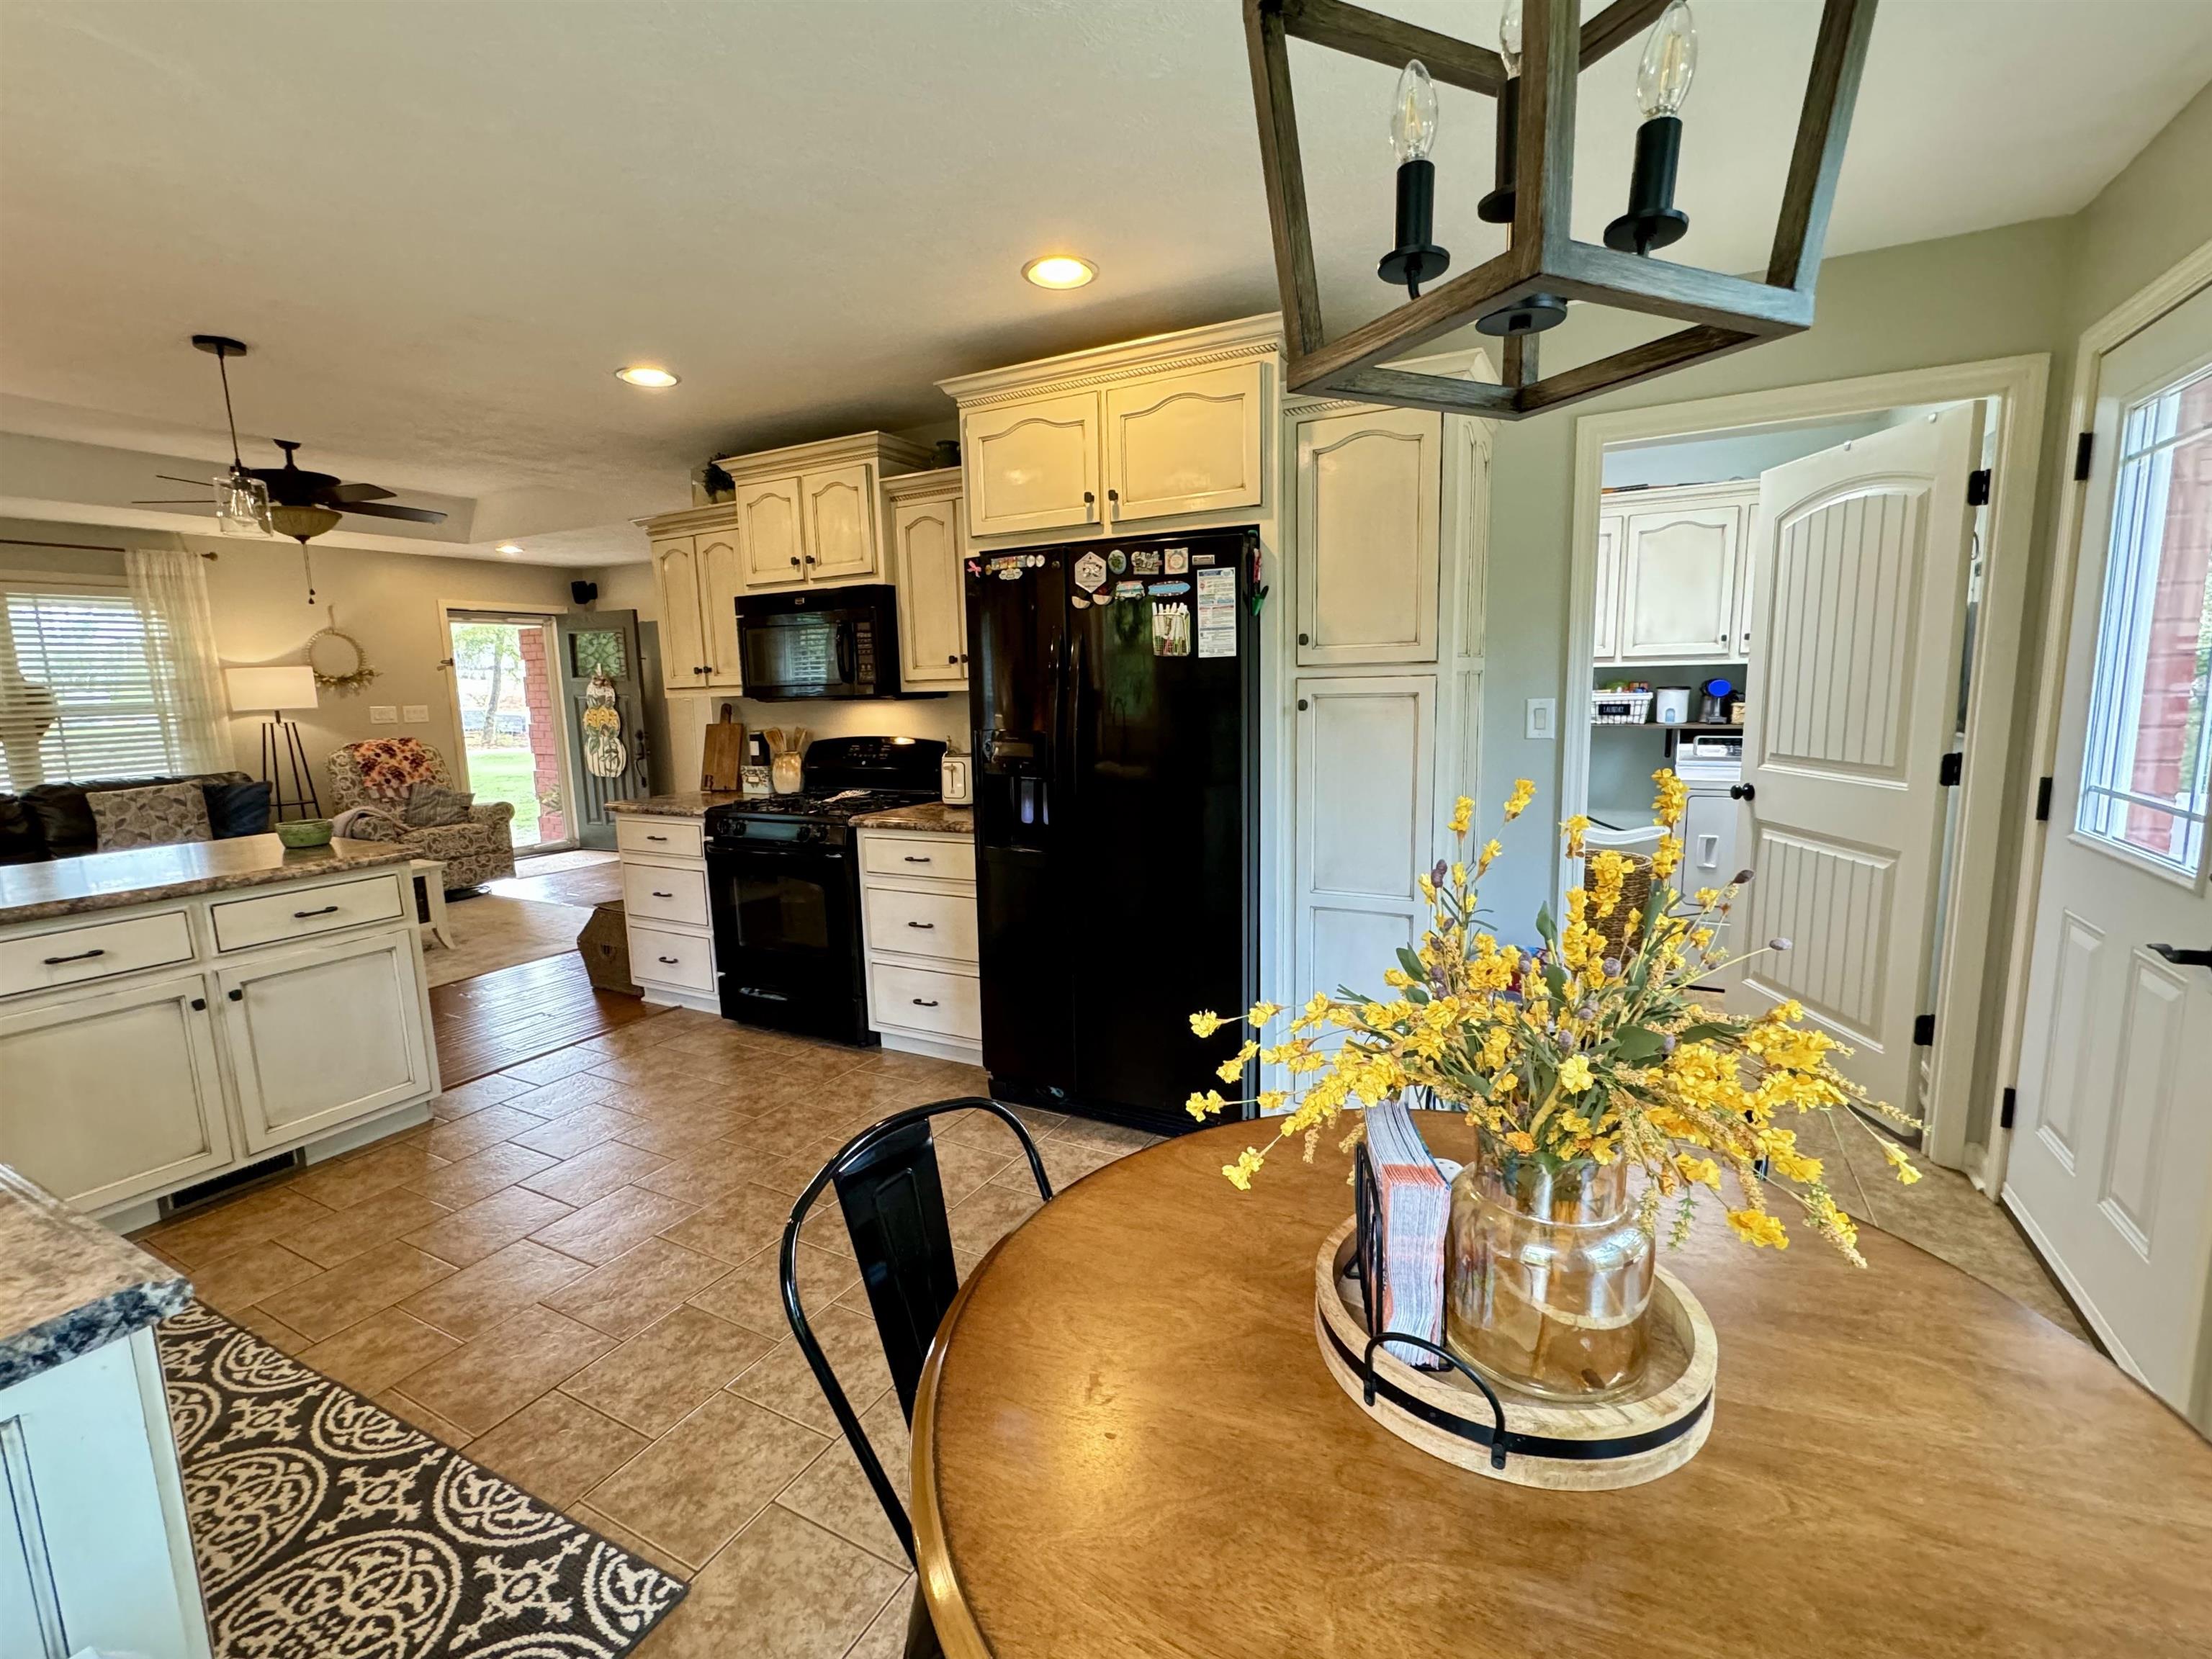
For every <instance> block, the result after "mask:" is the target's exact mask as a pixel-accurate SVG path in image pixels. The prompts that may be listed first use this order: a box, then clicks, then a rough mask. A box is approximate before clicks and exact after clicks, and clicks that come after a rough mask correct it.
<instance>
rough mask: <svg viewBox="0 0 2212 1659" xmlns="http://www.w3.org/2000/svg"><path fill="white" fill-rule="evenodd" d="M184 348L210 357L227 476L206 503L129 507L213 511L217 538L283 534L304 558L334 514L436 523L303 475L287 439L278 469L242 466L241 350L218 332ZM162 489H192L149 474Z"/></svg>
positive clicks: (373, 495)
mask: <svg viewBox="0 0 2212 1659" xmlns="http://www.w3.org/2000/svg"><path fill="white" fill-rule="evenodd" d="M192 343H193V344H194V345H195V346H197V347H198V348H199V349H201V350H202V351H205V352H208V353H210V354H211V355H212V356H214V358H215V360H216V372H217V373H218V374H221V375H222V412H223V418H224V419H225V420H226V421H227V422H229V426H230V470H229V471H228V472H226V473H223V474H222V475H221V476H220V477H216V479H214V480H213V483H214V486H215V494H214V496H213V498H212V499H210V498H208V497H204V496H188V497H181V498H177V499H173V500H168V501H133V502H132V503H131V505H132V506H133V507H214V508H215V513H216V527H217V528H218V529H220V530H221V531H222V532H223V533H224V534H225V535H229V536H239V535H274V536H289V537H291V538H292V539H293V540H295V541H296V542H298V543H299V544H300V546H301V551H302V553H303V555H304V553H305V550H306V548H307V544H308V542H309V541H311V540H313V538H315V537H317V536H319V535H321V534H323V532H325V531H327V530H330V529H331V528H333V527H335V526H336V525H337V522H338V519H339V517H340V515H342V514H344V513H353V514H355V515H356V516H359V517H362V518H371V519H406V520H412V521H413V522H415V523H416V524H443V523H444V522H445V521H446V515H445V514H444V513H441V512H439V511H437V510H436V509H435V508H434V507H402V506H400V505H399V504H398V503H397V502H396V501H392V499H391V497H392V491H390V490H388V489H384V488H383V487H382V486H381V485H378V484H373V483H344V482H343V481H342V480H341V479H339V478H338V477H336V476H335V475H334V474H332V473H329V472H310V471H307V469H306V468H304V467H302V466H301V465H300V464H299V461H298V459H297V458H296V456H295V453H294V452H295V451H296V450H297V449H298V448H299V447H300V446H299V445H298V444H297V443H296V442H295V441H292V440H290V439H289V438H277V439H274V440H272V441H273V442H274V443H275V444H276V447H277V448H279V449H281V450H283V452H284V465H282V466H248V465H246V461H245V459H244V458H243V457H242V456H241V455H240V453H239V449H238V417H237V416H236V415H235V414H234V413H233V412H232V410H231V406H230V368H229V360H230V359H231V358H233V357H243V356H246V344H245V342H243V341H241V340H234V339H232V338H230V337H228V335H222V334H195V335H193V336H192ZM155 477H159V478H161V479H163V480H165V481H166V482H167V483H181V484H196V483H198V482H199V480H198V479H197V478H179V477H176V476H175V475H174V474H173V473H167V472H161V473H156V474H155ZM307 599H308V603H309V604H313V602H314V586H313V574H312V571H311V572H310V574H309V579H308V592H307Z"/></svg>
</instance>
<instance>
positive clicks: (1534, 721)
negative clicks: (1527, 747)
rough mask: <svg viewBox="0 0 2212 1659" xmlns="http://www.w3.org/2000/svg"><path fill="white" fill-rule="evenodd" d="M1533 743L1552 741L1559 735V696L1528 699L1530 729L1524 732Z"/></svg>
mask: <svg viewBox="0 0 2212 1659" xmlns="http://www.w3.org/2000/svg"><path fill="white" fill-rule="evenodd" d="M1524 735H1525V736H1526V737H1527V738H1528V741H1529V742H1531V743H1550V742H1552V741H1553V739H1555V738H1558V736H1559V699H1558V698H1557V697H1531V698H1529V699H1528V731H1527V732H1526V733H1525V734H1524Z"/></svg>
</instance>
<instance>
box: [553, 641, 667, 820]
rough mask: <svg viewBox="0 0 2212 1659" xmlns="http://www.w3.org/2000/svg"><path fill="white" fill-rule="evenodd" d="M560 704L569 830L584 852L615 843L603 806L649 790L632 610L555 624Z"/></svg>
mask: <svg viewBox="0 0 2212 1659" xmlns="http://www.w3.org/2000/svg"><path fill="white" fill-rule="evenodd" d="M559 632H560V644H561V653H560V654H561V702H562V708H563V709H564V710H565V711H566V714H567V719H568V752H569V753H570V754H572V755H574V757H576V767H575V771H576V786H577V787H576V799H575V802H574V808H575V810H574V812H573V813H572V814H571V815H570V819H569V827H570V829H571V831H572V833H574V836H575V838H576V841H577V843H578V844H579V845H580V846H584V847H612V846H613V845H614V844H615V820H614V815H613V814H612V813H611V812H610V811H608V810H607V807H608V804H609V803H610V802H611V801H618V800H628V799H630V798H631V797H633V796H635V795H643V794H648V793H651V789H650V787H649V786H648V785H647V782H646V776H647V765H646V759H647V757H646V744H647V739H646V733H645V683H644V680H643V678H641V667H640V665H639V661H638V654H637V612H636V611H568V612H567V613H566V614H565V615H563V616H562V617H561V618H560V619H559Z"/></svg>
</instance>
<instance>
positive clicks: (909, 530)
mask: <svg viewBox="0 0 2212 1659" xmlns="http://www.w3.org/2000/svg"><path fill="white" fill-rule="evenodd" d="M891 547H892V556H893V559H894V562H895V568H896V580H897V582H898V609H899V677H900V678H901V680H902V682H903V683H904V684H908V685H930V684H946V683H948V682H950V683H951V684H960V683H962V682H963V681H965V680H966V679H967V678H968V666H967V664H968V615H967V592H966V589H965V587H964V586H963V583H962V581H961V575H960V502H959V501H958V499H957V497H956V498H954V499H952V500H949V501H902V502H900V503H899V504H898V505H897V506H896V507H894V508H893V509H892V511H891Z"/></svg>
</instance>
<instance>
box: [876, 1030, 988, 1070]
mask: <svg viewBox="0 0 2212 1659" xmlns="http://www.w3.org/2000/svg"><path fill="white" fill-rule="evenodd" d="M876 1035H877V1036H879V1037H881V1038H882V1039H883V1042H884V1048H889V1049H891V1050H893V1051H895V1052H896V1053H898V1054H927V1055H928V1056H929V1057H930V1058H931V1059H933V1060H957V1061H958V1062H959V1063H960V1064H962V1065H963V1066H981V1064H982V1063H983V1045H982V1044H981V1043H980V1042H962V1041H960V1039H959V1038H957V1037H939V1036H923V1035H921V1033H920V1032H918V1031H878V1032H877V1033H876Z"/></svg>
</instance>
